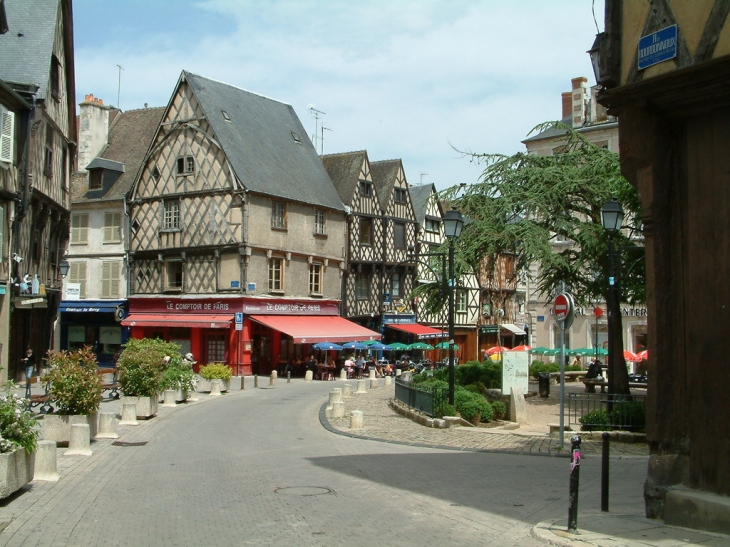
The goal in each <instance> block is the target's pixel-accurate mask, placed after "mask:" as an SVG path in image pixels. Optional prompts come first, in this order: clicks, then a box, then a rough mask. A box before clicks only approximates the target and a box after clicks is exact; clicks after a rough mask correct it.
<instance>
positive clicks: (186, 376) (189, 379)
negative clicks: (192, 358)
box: [161, 353, 195, 403]
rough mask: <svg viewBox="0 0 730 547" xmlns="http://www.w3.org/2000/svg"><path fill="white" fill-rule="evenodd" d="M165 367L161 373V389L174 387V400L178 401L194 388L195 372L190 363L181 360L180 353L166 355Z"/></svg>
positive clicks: (183, 399) (185, 397) (181, 400)
mask: <svg viewBox="0 0 730 547" xmlns="http://www.w3.org/2000/svg"><path fill="white" fill-rule="evenodd" d="M165 359H166V361H167V367H166V368H165V370H164V372H163V373H162V380H161V384H162V389H174V390H175V391H176V395H175V401H176V402H178V403H180V402H183V401H185V400H187V398H188V393H189V392H191V391H193V390H194V389H195V373H193V366H192V363H188V362H186V361H185V360H183V358H182V356H181V355H180V353H177V354H174V355H170V356H166V358H165Z"/></svg>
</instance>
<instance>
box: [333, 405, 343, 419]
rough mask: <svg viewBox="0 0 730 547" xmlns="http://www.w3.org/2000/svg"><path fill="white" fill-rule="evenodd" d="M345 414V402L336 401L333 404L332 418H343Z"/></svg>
mask: <svg viewBox="0 0 730 547" xmlns="http://www.w3.org/2000/svg"><path fill="white" fill-rule="evenodd" d="M344 415H345V403H343V402H342V401H335V402H334V403H333V404H332V418H342V417H344Z"/></svg>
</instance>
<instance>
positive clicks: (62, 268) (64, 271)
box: [58, 258, 71, 278]
mask: <svg viewBox="0 0 730 547" xmlns="http://www.w3.org/2000/svg"><path fill="white" fill-rule="evenodd" d="M70 268H71V265H70V264H69V263H68V260H66V259H65V258H64V259H63V260H61V262H59V263H58V271H59V272H60V273H61V277H63V278H65V277H66V276H67V275H68V270H69V269H70Z"/></svg>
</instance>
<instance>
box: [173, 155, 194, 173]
mask: <svg viewBox="0 0 730 547" xmlns="http://www.w3.org/2000/svg"><path fill="white" fill-rule="evenodd" d="M191 173H195V158H193V157H192V156H180V157H179V158H177V174H178V175H190V174H191Z"/></svg>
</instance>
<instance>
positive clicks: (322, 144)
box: [319, 125, 332, 156]
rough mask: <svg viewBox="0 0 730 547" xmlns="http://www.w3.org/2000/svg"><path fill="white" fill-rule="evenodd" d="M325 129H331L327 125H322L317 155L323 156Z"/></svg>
mask: <svg viewBox="0 0 730 547" xmlns="http://www.w3.org/2000/svg"><path fill="white" fill-rule="evenodd" d="M325 129H326V130H327V131H332V129H330V128H329V127H325V126H324V125H323V126H322V138H321V140H320V141H319V155H320V156H324V131H325Z"/></svg>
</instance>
